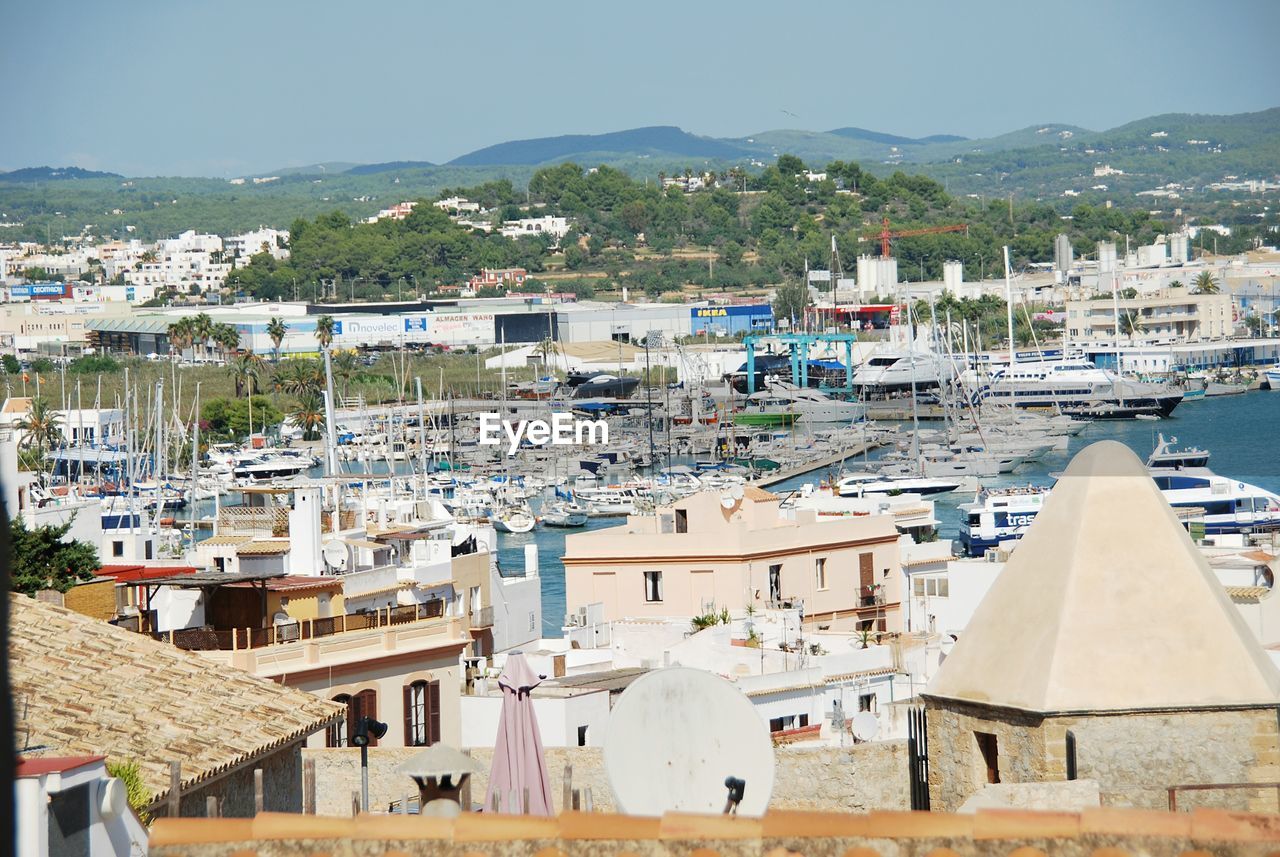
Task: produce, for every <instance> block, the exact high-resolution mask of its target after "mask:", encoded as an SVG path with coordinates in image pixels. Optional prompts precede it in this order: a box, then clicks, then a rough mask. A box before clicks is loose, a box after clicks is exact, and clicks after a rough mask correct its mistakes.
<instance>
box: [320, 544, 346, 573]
mask: <svg viewBox="0 0 1280 857" xmlns="http://www.w3.org/2000/svg"><path fill="white" fill-rule="evenodd" d="M320 553H321V554H322V555H323V556H324V564H325V565H327V566H329V568H332V569H335V570H338V571H341V570H343V569H345V568H346V567H347V546H346V545H344V544H343V543H342V542H340V541H338V540H337V539H331V540H329V541H327V542H325V543H324V547H323V548H321V549H320Z"/></svg>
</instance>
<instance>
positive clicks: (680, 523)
mask: <svg viewBox="0 0 1280 857" xmlns="http://www.w3.org/2000/svg"><path fill="white" fill-rule="evenodd" d="M676 532H677V533H687V532H689V513H688V512H687V511H686V510H684V509H676Z"/></svg>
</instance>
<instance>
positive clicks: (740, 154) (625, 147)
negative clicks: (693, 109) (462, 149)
mask: <svg viewBox="0 0 1280 857" xmlns="http://www.w3.org/2000/svg"><path fill="white" fill-rule="evenodd" d="M587 153H591V154H594V155H596V156H597V159H598V160H604V161H610V160H614V159H617V158H635V157H658V158H692V159H713V160H716V161H733V160H741V159H743V158H748V157H750V155H751V152H750V151H748V150H747V149H746V148H744V147H742V146H738V145H735V144H732V143H729V142H727V141H724V140H717V139H714V138H712V137H697V136H695V135H693V134H690V133H688V132H687V131H682V130H680V129H679V128H676V127H673V126H670V125H660V126H654V127H651V128H633V129H631V130H629V131H617V132H615V133H612V134H569V135H565V136H561V137H543V138H541V139H537V140H514V141H512V142H509V143H499V144H498V145H496V146H487V147H485V148H483V149H478V150H476V151H474V152H471V153H469V154H466V155H463V156H462V157H460V158H455V159H453V160H452V161H450V162H449V163H450V164H452V165H453V166H494V165H499V164H546V163H550V162H555V161H564V160H567V159H571V158H581V156H582V155H583V154H587Z"/></svg>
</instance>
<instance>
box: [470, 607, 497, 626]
mask: <svg viewBox="0 0 1280 857" xmlns="http://www.w3.org/2000/svg"><path fill="white" fill-rule="evenodd" d="M471 627H472V628H473V629H475V628H492V627H493V607H491V606H490V607H481V608H480V609H479V610H472V611H471Z"/></svg>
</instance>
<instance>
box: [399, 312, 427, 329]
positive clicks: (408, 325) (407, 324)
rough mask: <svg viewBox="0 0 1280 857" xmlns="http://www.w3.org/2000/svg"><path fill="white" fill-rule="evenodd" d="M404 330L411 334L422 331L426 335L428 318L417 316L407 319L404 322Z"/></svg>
mask: <svg viewBox="0 0 1280 857" xmlns="http://www.w3.org/2000/svg"><path fill="white" fill-rule="evenodd" d="M404 329H405V332H406V333H409V332H412V331H415V330H420V331H422V332H423V333H425V332H426V330H427V319H426V316H421V315H416V316H410V317H409V318H406V319H405V320H404Z"/></svg>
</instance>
